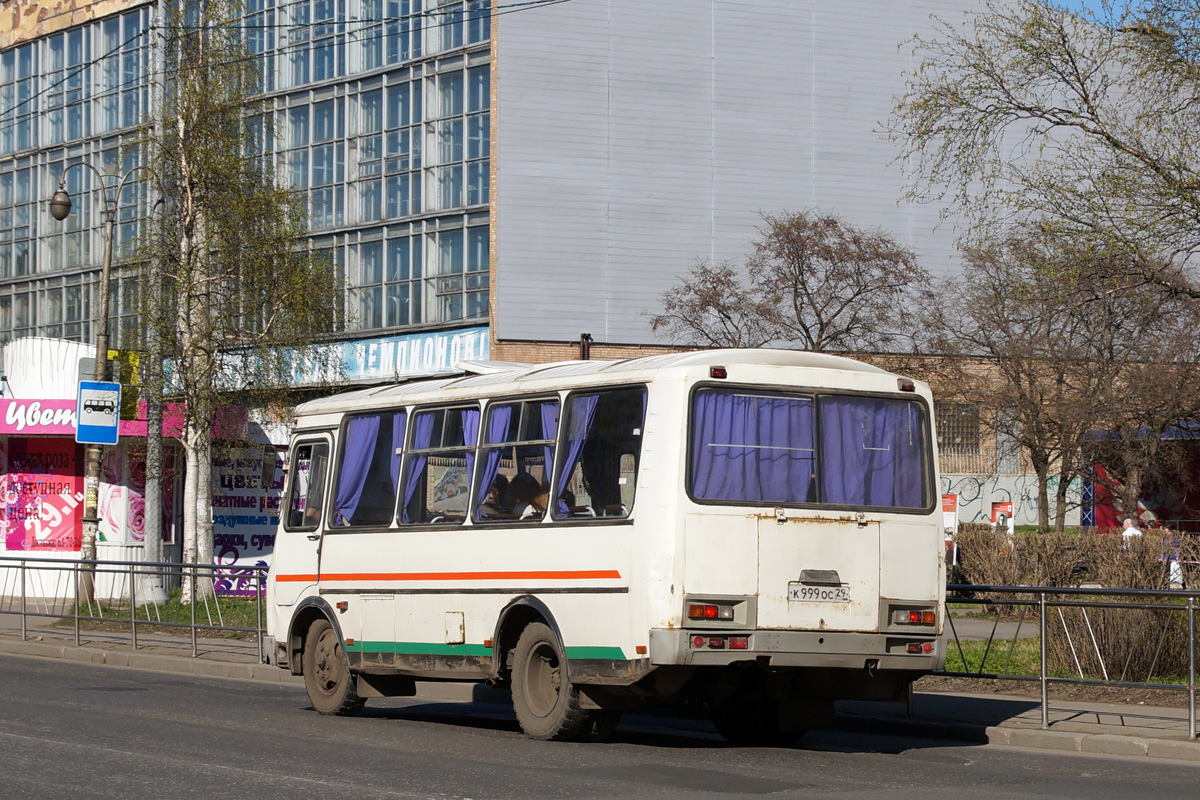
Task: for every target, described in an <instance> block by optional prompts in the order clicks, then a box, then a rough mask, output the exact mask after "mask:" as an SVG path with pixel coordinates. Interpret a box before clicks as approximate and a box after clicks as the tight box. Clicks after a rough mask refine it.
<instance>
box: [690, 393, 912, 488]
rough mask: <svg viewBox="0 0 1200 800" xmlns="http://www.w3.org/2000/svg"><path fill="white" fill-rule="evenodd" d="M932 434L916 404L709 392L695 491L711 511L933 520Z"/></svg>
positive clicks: (694, 431) (702, 400) (694, 418)
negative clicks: (840, 510)
mask: <svg viewBox="0 0 1200 800" xmlns="http://www.w3.org/2000/svg"><path fill="white" fill-rule="evenodd" d="M928 430H929V426H928V424H927V423H926V416H925V411H924V406H923V405H922V404H921V403H920V402H918V401H916V400H908V399H900V398H887V397H854V396H849V395H817V396H814V395H802V394H784V393H779V392H759V391H749V390H741V389H736V388H729V389H726V388H703V389H700V390H698V391H696V393H695V394H694V395H693V400H692V410H691V443H690V445H691V451H690V457H689V465H688V466H689V470H688V472H689V474H688V486H689V489H690V491H691V494H692V496H693V497H694V498H695V499H696V500H698V501H701V502H704V501H708V502H731V503H747V504H764V505H790V504H820V505H836V506H855V507H866V508H897V509H912V510H924V509H926V508H927V507H928V506H929V504H930V502H931V489H930V486H929V481H928V480H927V472H928V467H927V463H928V458H927V457H926V456H927V451H928V447H927V441H928V437H929V433H928Z"/></svg>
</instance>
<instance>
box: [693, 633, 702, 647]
mask: <svg viewBox="0 0 1200 800" xmlns="http://www.w3.org/2000/svg"><path fill="white" fill-rule="evenodd" d="M692 647H704V637H703V636H693V637H692Z"/></svg>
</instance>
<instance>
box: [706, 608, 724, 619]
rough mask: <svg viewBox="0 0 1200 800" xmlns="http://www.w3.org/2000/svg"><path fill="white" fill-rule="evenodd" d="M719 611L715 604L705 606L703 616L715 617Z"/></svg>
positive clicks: (707, 617)
mask: <svg viewBox="0 0 1200 800" xmlns="http://www.w3.org/2000/svg"><path fill="white" fill-rule="evenodd" d="M719 613H720V612H719V611H718V610H717V607H716V606H705V607H704V618H705V619H716V618H717V615H718V614H719Z"/></svg>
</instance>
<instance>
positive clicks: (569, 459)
mask: <svg viewBox="0 0 1200 800" xmlns="http://www.w3.org/2000/svg"><path fill="white" fill-rule="evenodd" d="M599 401H600V395H597V394H583V395H575V396H574V397H572V398H571V404H570V406H568V407H567V430H566V440H567V455H566V457H565V458H563V460H562V466H561V467H559V469H558V479H557V480H556V481H555V482H554V487H555V488H554V491H555V492H557V497H558V503H556V504H555V510H556V512H557V516H560V517H564V516H567V514H568V513H569V509H568V508H567V504H566V502H564V501H563V499H562V493H563V489H564V488H565V484H566V482H567V481H568V480H570V478H571V474H572V473H573V472H574V471H575V465H576V464H578V463H579V456H580V455H582V454H583V445H584V444H585V443H586V442H587V438H588V433H590V432H591V430H592V421H593V420H594V419H595V418H596V404H597V403H598V402H599Z"/></svg>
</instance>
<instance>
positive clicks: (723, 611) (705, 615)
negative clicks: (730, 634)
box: [687, 603, 733, 620]
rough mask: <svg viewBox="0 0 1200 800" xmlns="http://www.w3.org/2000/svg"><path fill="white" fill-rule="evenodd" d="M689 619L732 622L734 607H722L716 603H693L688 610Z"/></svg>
mask: <svg viewBox="0 0 1200 800" xmlns="http://www.w3.org/2000/svg"><path fill="white" fill-rule="evenodd" d="M687 615H688V619H709V620H711V619H717V620H722V619H724V620H732V619H733V606H720V605H716V604H715V603H691V604H689V605H688V610H687Z"/></svg>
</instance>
